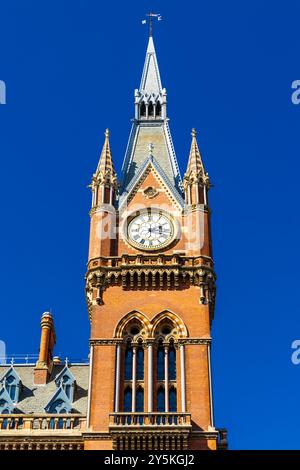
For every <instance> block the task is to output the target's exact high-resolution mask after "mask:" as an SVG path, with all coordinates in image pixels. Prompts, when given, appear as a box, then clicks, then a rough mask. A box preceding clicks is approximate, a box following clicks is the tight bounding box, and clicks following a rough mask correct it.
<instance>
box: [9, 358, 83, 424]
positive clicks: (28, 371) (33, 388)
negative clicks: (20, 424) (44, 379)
mask: <svg viewBox="0 0 300 470" xmlns="http://www.w3.org/2000/svg"><path fill="white" fill-rule="evenodd" d="M34 367H35V366H34V365H32V364H31V365H29V364H24V365H14V368H15V370H16V372H17V374H18V375H19V377H20V379H21V381H22V385H23V389H22V391H21V394H20V399H19V402H18V403H17V405H16V411H15V412H16V413H18V412H20V413H24V414H45V413H46V412H45V409H44V408H45V406H46V405H47V404H48V403H49V401H50V399H51V398H52V396H53V395H54V393H55V391H56V390H57V386H56V384H55V377H56V376H57V375H58V374H59V373H60V372H61V371H62V369H63V368H64V367H65V365H64V364H61V365H55V366H54V367H53V370H52V373H51V376H50V379H49V381H48V383H47V384H46V385H34V383H33V377H34ZM9 368H10V365H0V379H1V378H2V377H3V375H4V374H5V373H6V372H7V370H8V369H9ZM69 369H70V371H71V372H72V374H73V375H74V377H75V379H76V384H77V390H76V392H75V396H74V401H73V413H82V414H83V415H86V413H87V400H88V382H89V364H74V365H72V364H69Z"/></svg>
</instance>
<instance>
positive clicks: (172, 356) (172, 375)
mask: <svg viewBox="0 0 300 470" xmlns="http://www.w3.org/2000/svg"><path fill="white" fill-rule="evenodd" d="M168 362H169V380H176V351H175V348H174V346H173V345H171V346H170V348H169V361H168Z"/></svg>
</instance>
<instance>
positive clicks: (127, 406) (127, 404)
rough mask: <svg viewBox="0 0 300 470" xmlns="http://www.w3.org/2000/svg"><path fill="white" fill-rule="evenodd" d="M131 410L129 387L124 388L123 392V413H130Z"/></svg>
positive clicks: (130, 391)
mask: <svg viewBox="0 0 300 470" xmlns="http://www.w3.org/2000/svg"><path fill="white" fill-rule="evenodd" d="M131 409H132V390H131V387H126V388H125V390H124V411H125V412H126V413H130V412H131Z"/></svg>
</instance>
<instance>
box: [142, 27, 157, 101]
mask: <svg viewBox="0 0 300 470" xmlns="http://www.w3.org/2000/svg"><path fill="white" fill-rule="evenodd" d="M139 91H140V92H141V93H144V94H145V93H147V94H149V95H150V94H152V93H155V94H159V93H161V92H162V85H161V79H160V74H159V68H158V63H157V57H156V52H155V47H154V42H153V37H152V36H149V40H148V46H147V51H146V58H145V63H144V69H143V74H142V79H141V84H140V89H139Z"/></svg>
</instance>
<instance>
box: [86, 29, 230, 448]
mask: <svg viewBox="0 0 300 470" xmlns="http://www.w3.org/2000/svg"><path fill="white" fill-rule="evenodd" d="M121 176H122V177H121V178H120V184H117V177H116V172H115V169H114V165H113V161H112V155H111V151H110V146H109V132H108V131H106V133H105V142H104V147H103V150H102V153H101V156H100V161H99V164H98V167H97V171H96V173H95V174H94V176H93V180H92V184H91V188H92V194H93V202H92V209H91V212H90V215H91V233H90V249H89V261H88V271H87V276H86V295H87V303H88V310H89V316H90V321H91V338H90V364H91V373H90V386H89V401H88V417H87V432H86V433H85V436H84V438H85V448H86V449H112V448H114V449H120V450H121V449H131V450H133V449H147V450H148V449H149V450H150V449H166V450H167V449H177V450H181V449H217V448H218V447H220V446H221V445H224V442H223V441H222V440H221V443H220V433H219V432H218V431H217V430H216V429H215V427H214V421H213V398H212V387H211V368H210V344H211V337H210V329H211V321H212V319H213V313H214V300H215V274H214V268H213V260H212V252H211V236H210V221H209V219H210V210H209V205H208V194H207V193H208V190H209V186H210V185H209V177H208V174H207V173H206V171H205V169H204V166H203V162H202V159H201V155H200V152H199V148H198V145H197V141H196V132H195V130H193V131H192V144H191V150H190V155H189V159H188V165H187V170H186V173H185V176H184V181H183V183H182V181H181V177H180V172H179V168H178V164H177V160H176V155H175V151H174V146H173V143H172V138H171V134H170V129H169V124H168V115H167V93H166V89H165V88H162V85H161V79H160V75H159V68H158V63H157V58H156V53H155V48H154V43H153V38H152V36H150V38H149V43H148V48H147V53H146V59H145V64H144V70H143V74H142V80H141V84H140V88H139V89H138V90H135V118H134V120H133V125H132V130H131V134H130V137H129V142H128V146H127V150H126V155H125V158H124V163H123V167H122V175H121Z"/></svg>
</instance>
